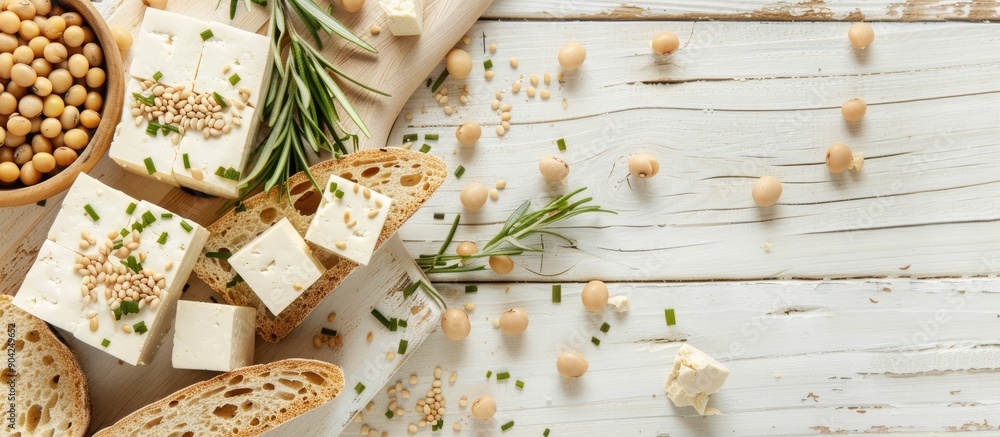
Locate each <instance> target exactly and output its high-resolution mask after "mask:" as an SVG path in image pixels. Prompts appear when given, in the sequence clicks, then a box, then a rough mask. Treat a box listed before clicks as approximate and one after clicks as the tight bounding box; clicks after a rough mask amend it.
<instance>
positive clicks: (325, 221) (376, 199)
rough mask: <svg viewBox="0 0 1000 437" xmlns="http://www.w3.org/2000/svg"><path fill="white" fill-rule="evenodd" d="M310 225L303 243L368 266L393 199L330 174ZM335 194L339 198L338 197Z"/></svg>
mask: <svg viewBox="0 0 1000 437" xmlns="http://www.w3.org/2000/svg"><path fill="white" fill-rule="evenodd" d="M324 188H325V191H324V192H323V200H322V202H321V203H320V207H319V209H318V210H317V211H316V215H314V216H313V219H312V222H311V223H309V230H308V231H307V232H306V240H309V241H311V242H312V243H314V244H316V245H318V246H320V247H322V248H324V249H326V250H329V251H331V252H333V253H336V254H337V255H340V256H342V257H344V258H347V259H349V260H351V261H354V262H356V263H358V264H361V265H367V264H368V261H369V260H370V259H371V257H372V252H374V251H375V245H376V243H378V237H379V234H381V233H382V227H383V226H384V225H385V219H386V217H387V216H388V215H389V207H390V206H391V205H392V198H390V197H389V196H386V195H384V194H381V193H378V192H376V191H373V190H371V189H369V188H367V187H363V186H361V185H359V184H356V183H354V182H351V181H349V180H347V179H344V178H342V177H339V176H336V175H332V176H330V181H329V182H327V184H326V186H325V187H324ZM338 194H339V195H340V197H338Z"/></svg>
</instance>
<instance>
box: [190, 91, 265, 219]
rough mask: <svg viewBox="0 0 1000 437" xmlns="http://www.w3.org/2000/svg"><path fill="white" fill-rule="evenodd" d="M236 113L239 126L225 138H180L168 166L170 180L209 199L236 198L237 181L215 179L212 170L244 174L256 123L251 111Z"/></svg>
mask: <svg viewBox="0 0 1000 437" xmlns="http://www.w3.org/2000/svg"><path fill="white" fill-rule="evenodd" d="M231 109H233V110H235V108H231ZM240 112H241V114H242V115H243V120H244V121H243V123H242V124H241V125H240V126H233V129H232V130H231V131H230V132H229V133H228V134H223V135H221V136H218V137H210V138H205V137H204V136H203V135H202V134H201V133H200V132H195V131H192V132H189V133H188V134H187V135H186V136H185V137H184V139H183V140H182V141H181V146H180V148H179V149H178V150H177V158H176V160H175V161H174V163H173V165H172V167H173V176H174V178H175V179H176V180H177V182H179V183H180V184H181V185H184V186H185V187H188V188H192V189H195V190H198V191H201V192H203V193H207V194H211V195H213V196H219V197H225V198H228V199H235V198H236V197H238V196H239V189H238V188H237V187H236V184H237V182H239V181H234V180H232V179H226V178H224V177H222V176H219V175H217V174H216V170H218V169H219V168H220V167H221V168H223V169H228V168H233V169H234V170H236V171H239V172H242V171H243V170H244V166H245V165H246V161H247V157H248V156H249V148H250V145H251V144H252V143H253V141H254V137H255V136H256V132H257V126H259V125H260V123H257V122H256V121H254V117H255V114H254V109H253V108H251V107H247V108H245V109H243V110H242V111H240ZM232 117H233V115H232V112H227V113H225V114H224V115H223V120H225V122H226V123H227V124H228V123H230V122H231V120H232ZM184 155H187V157H188V164H190V166H191V168H184ZM196 176H197V177H196Z"/></svg>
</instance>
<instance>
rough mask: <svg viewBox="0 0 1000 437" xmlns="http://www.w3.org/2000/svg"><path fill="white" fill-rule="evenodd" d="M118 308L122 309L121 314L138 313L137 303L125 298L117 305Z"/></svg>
mask: <svg viewBox="0 0 1000 437" xmlns="http://www.w3.org/2000/svg"><path fill="white" fill-rule="evenodd" d="M118 309H120V310H121V311H122V315H123V316H124V315H128V314H139V303H138V302H132V301H127V300H126V301H122V303H121V305H119V306H118Z"/></svg>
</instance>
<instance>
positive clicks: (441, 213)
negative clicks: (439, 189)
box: [434, 212, 444, 220]
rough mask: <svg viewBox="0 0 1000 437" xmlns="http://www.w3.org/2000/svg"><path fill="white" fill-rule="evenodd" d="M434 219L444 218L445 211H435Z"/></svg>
mask: <svg viewBox="0 0 1000 437" xmlns="http://www.w3.org/2000/svg"><path fill="white" fill-rule="evenodd" d="M434 220H444V213H443V212H435V213H434Z"/></svg>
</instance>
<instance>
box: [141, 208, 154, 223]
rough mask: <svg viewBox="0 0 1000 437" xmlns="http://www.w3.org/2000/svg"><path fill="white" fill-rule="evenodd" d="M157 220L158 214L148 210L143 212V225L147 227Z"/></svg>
mask: <svg viewBox="0 0 1000 437" xmlns="http://www.w3.org/2000/svg"><path fill="white" fill-rule="evenodd" d="M155 221H156V216H155V215H153V213H152V212H150V211H146V212H144V213H142V226H143V227H147V226H149V225H151V224H153V222H155Z"/></svg>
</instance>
